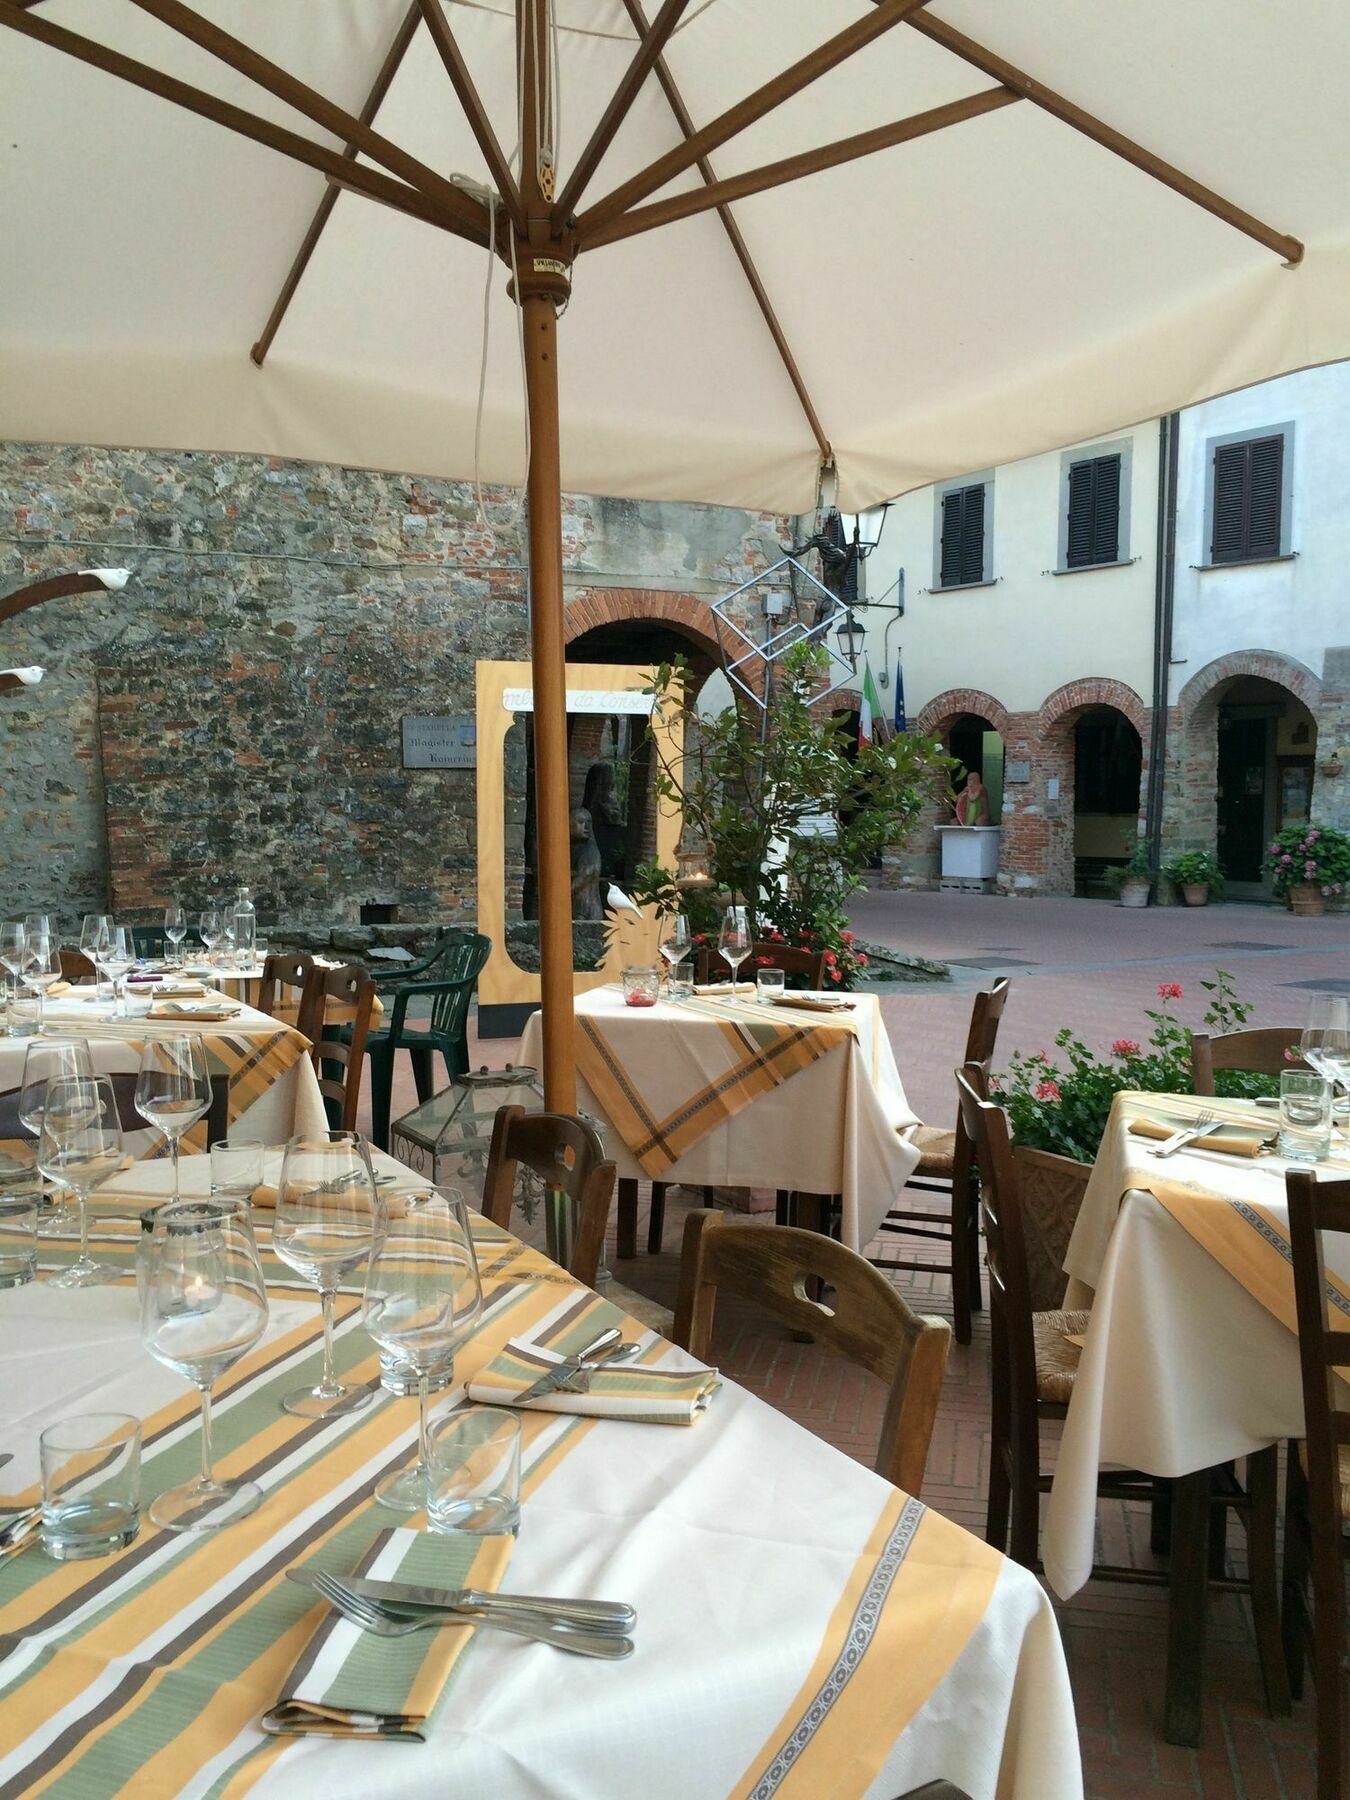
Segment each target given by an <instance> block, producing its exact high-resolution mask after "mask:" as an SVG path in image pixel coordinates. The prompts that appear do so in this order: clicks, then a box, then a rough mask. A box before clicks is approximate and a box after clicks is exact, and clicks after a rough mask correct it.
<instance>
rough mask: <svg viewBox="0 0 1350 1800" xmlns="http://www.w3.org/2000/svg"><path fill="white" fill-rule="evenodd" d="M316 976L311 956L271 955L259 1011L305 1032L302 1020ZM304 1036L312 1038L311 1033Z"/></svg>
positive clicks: (266, 964) (265, 968)
mask: <svg viewBox="0 0 1350 1800" xmlns="http://www.w3.org/2000/svg"><path fill="white" fill-rule="evenodd" d="M317 972H318V965H317V964H316V963H315V961H314V958H313V957H312V956H302V955H300V954H299V953H298V952H296V951H284V952H278V951H275V950H274V951H272V952H271V953H270V954H269V955H268V957H267V959H266V960H265V961H264V963H263V972H262V980H261V981H260V982H259V983H258V1011H259V1012H265V1013H266V1014H267V1015H268V1017H269V1018H272V1019H277V1020H280V1021H281V1022H282V1023H284V1024H287V1025H294V1026H295V1027H296V1028H297V1029H299V1030H303V1027H302V1026H301V1024H300V1018H301V1014H302V1013H303V1012H304V1010H305V995H306V991H307V990H308V989H310V987H311V984H312V983H313V980H314V976H315V974H316V973H317ZM305 1036H306V1037H309V1036H310V1034H309V1032H305ZM310 1041H311V1042H313V1039H312V1038H311V1039H310Z"/></svg>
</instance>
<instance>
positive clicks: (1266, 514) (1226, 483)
mask: <svg viewBox="0 0 1350 1800" xmlns="http://www.w3.org/2000/svg"><path fill="white" fill-rule="evenodd" d="M1283 488H1284V437H1283V435H1282V434H1281V433H1279V432H1276V433H1274V434H1273V435H1272V436H1270V437H1262V438H1248V439H1246V441H1245V442H1243V443H1240V444H1220V445H1219V447H1218V449H1217V450H1216V451H1215V452H1214V504H1213V525H1214V529H1213V535H1212V537H1211V540H1210V547H1209V554H1210V559H1211V561H1213V562H1216V563H1222V562H1245V561H1247V560H1248V559H1249V558H1251V557H1256V556H1278V555H1279V554H1280V527H1281V523H1282V520H1281V509H1282V504H1283Z"/></svg>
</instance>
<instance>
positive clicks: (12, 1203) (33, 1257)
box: [0, 1170, 42, 1288]
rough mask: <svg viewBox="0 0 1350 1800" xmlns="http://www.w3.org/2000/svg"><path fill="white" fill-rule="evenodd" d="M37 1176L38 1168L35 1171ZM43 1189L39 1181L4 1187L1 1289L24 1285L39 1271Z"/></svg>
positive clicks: (0, 1233) (0, 1193)
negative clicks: (40, 1213) (39, 1234)
mask: <svg viewBox="0 0 1350 1800" xmlns="http://www.w3.org/2000/svg"><path fill="white" fill-rule="evenodd" d="M33 1173H34V1176H36V1174H37V1171H36V1170H34V1172H33ZM41 1202H42V1188H41V1185H40V1184H39V1183H38V1182H37V1180H36V1179H35V1180H33V1181H30V1182H28V1183H26V1184H25V1185H24V1186H22V1187H21V1186H19V1184H18V1182H17V1181H6V1182H5V1184H4V1186H3V1187H0V1288H12V1287H22V1286H23V1285H24V1283H25V1282H27V1281H32V1280H33V1278H34V1277H35V1276H36V1274H37V1228H38V1207H39V1206H40V1205H41Z"/></svg>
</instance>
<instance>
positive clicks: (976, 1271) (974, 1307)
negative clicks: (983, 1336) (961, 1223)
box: [966, 1196, 984, 1312]
mask: <svg viewBox="0 0 1350 1800" xmlns="http://www.w3.org/2000/svg"><path fill="white" fill-rule="evenodd" d="M966 1253H967V1255H968V1256H969V1258H970V1286H969V1288H968V1290H967V1291H968V1292H969V1295H970V1310H971V1311H972V1312H983V1311H984V1296H983V1294H982V1293H981V1292H980V1208H979V1203H978V1201H977V1200H976V1199H975V1198H974V1197H973V1196H972V1198H971V1201H970V1228H969V1230H968V1231H967V1232H966Z"/></svg>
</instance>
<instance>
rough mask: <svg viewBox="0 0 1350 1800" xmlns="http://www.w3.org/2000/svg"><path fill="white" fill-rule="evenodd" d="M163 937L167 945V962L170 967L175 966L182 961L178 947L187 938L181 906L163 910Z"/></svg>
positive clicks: (185, 916) (185, 921)
mask: <svg viewBox="0 0 1350 1800" xmlns="http://www.w3.org/2000/svg"><path fill="white" fill-rule="evenodd" d="M164 936H165V938H166V939H167V940H168V943H169V956H168V961H169V963H170V965H172V966H176V965H177V964H178V962H179V961H181V959H182V951H181V950H180V949H179V948H178V946H179V945H180V944H181V943H182V941H183V939H184V938H185V937H186V936H187V914H186V913H185V912H184V911H183V909H182V907H181V906H166V907H165V908H164Z"/></svg>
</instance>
